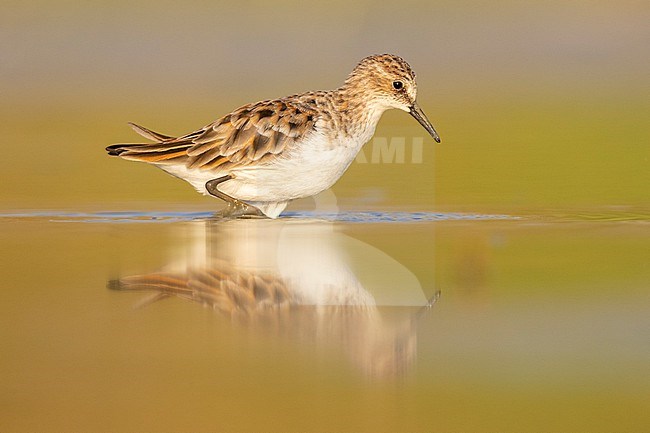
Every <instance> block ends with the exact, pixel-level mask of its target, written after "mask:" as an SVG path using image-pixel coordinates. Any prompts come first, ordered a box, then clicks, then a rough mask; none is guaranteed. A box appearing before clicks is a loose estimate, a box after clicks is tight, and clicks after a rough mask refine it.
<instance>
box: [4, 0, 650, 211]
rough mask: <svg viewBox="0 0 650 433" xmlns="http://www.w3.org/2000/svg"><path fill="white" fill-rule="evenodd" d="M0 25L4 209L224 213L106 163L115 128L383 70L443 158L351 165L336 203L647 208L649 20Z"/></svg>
mask: <svg viewBox="0 0 650 433" xmlns="http://www.w3.org/2000/svg"><path fill="white" fill-rule="evenodd" d="M0 12H1V13H0V67H1V70H2V72H1V80H0V93H1V95H2V102H1V103H0V114H1V118H2V122H0V133H1V135H0V136H1V137H2V144H1V145H2V147H3V152H2V155H3V156H2V158H0V173H2V174H1V176H2V187H1V189H0V200H1V203H2V207H3V208H5V209H19V208H79V207H92V208H102V209H104V208H105V209H118V208H134V207H158V208H160V207H164V206H165V205H164V203H177V204H178V203H181V204H187V205H189V204H192V205H197V206H201V207H216V206H217V204H216V203H215V201H213V200H211V199H210V198H206V197H201V196H199V195H198V194H196V193H195V192H194V191H193V190H192V188H191V187H190V186H189V185H187V184H185V183H184V182H180V181H178V180H177V179H174V178H172V177H171V176H168V175H166V174H164V173H162V172H158V171H157V170H156V169H155V168H153V167H147V166H145V165H143V164H137V163H132V162H126V161H120V160H117V159H112V158H109V157H108V156H106V155H105V152H104V147H105V146H106V145H108V144H111V143H115V142H129V141H135V140H138V136H136V135H135V134H134V133H133V132H132V131H131V130H130V129H129V128H128V126H127V125H126V122H127V121H134V122H137V123H141V124H143V125H145V126H148V127H151V128H152V129H154V130H159V131H161V132H164V133H169V134H181V133H186V132H189V131H191V130H194V129H196V128H199V127H201V126H203V125H205V124H207V123H208V122H210V121H212V120H214V119H216V118H218V117H220V116H221V115H223V114H225V113H227V112H228V111H230V110H231V109H233V108H236V107H238V106H240V105H242V104H245V103H248V102H252V101H256V100H261V99H266V98H274V97H281V96H285V95H287V94H292V93H297V92H301V91H305V90H313V89H329V88H334V87H337V86H338V85H340V84H341V82H342V81H343V80H344V78H345V76H346V75H347V74H348V73H349V72H350V70H351V69H352V68H353V67H354V65H355V64H356V62H357V61H359V60H360V59H361V58H363V57H364V56H367V55H369V54H374V53H383V52H391V53H396V54H399V55H401V56H403V57H404V58H405V59H407V60H408V61H409V62H410V63H411V64H412V66H413V67H414V69H415V70H416V72H417V74H418V83H419V100H420V105H421V106H422V107H423V108H424V109H425V111H426V112H427V114H428V115H429V117H430V118H431V120H432V121H433V123H434V125H435V126H436V128H437V129H438V131H439V132H440V134H441V136H442V139H443V142H442V144H439V145H438V144H435V143H434V142H433V141H432V140H431V139H429V138H427V137H425V139H424V154H423V163H422V164H410V163H408V160H409V158H408V156H407V163H404V164H356V163H355V164H353V166H352V167H351V169H350V170H349V172H348V173H347V174H346V175H345V176H344V177H343V178H342V179H341V180H340V181H339V183H337V185H336V186H335V187H334V192H335V193H336V195H337V197H338V199H339V201H340V202H341V203H344V204H345V203H349V204H350V206H353V207H356V208H368V207H373V206H374V207H385V206H387V205H392V206H398V207H405V206H407V207H411V206H413V207H416V208H421V209H425V208H426V209H430V208H435V209H441V210H447V209H455V210H475V211H480V210H485V209H490V210H493V209H497V210H503V211H513V212H516V211H517V210H520V211H530V212H535V211H536V210H537V209H541V208H544V209H548V208H554V209H560V208H561V209H566V208H581V209H584V208H590V209H591V208H599V209H603V208H604V207H612V206H616V207H617V208H616V209H618V207H619V206H623V207H632V208H638V207H647V206H648V205H650V192H649V188H648V185H649V184H650V170H649V168H650V146H649V143H650V122H648V119H650V98H649V95H650V88H649V84H650V83H649V81H648V77H650V55H648V46H650V26H648V22H650V4H649V3H648V2H646V1H621V2H616V3H614V2H566V1H556V2H514V1H513V2H510V1H505V2H466V1H460V2H458V1H454V2H452V1H439V2H430V1H427V2H424V1H407V2H400V3H387V4H378V3H376V2H366V1H359V2H339V1H333V2H327V3H311V2H310V3H304V2H291V1H282V2H279V3H278V2H272V3H269V2H256V1H246V2H244V1H241V2H227V3H221V2H207V1H205V2H124V1H113V2H100V1H90V2H84V3H79V2H71V1H49V2H44V1H34V2H29V3H26V2H16V1H5V2H3V4H2V6H0ZM377 136H381V137H388V138H390V137H396V136H402V137H406V138H407V145H408V144H409V143H410V140H411V139H412V138H413V137H423V136H424V131H423V130H422V129H421V127H420V126H419V125H418V124H417V123H416V122H415V121H414V120H413V119H412V118H410V117H409V116H408V115H407V114H405V113H402V112H389V113H387V114H386V115H385V116H384V118H383V119H382V121H381V122H380V126H379V128H378V130H377ZM366 152H368V150H367V149H366ZM407 155H408V154H407Z"/></svg>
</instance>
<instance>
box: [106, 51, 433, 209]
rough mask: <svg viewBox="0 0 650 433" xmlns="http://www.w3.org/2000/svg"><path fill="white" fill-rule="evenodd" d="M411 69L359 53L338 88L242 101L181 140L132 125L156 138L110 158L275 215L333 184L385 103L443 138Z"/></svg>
mask: <svg viewBox="0 0 650 433" xmlns="http://www.w3.org/2000/svg"><path fill="white" fill-rule="evenodd" d="M416 97H417V84H416V80H415V72H414V71H413V69H412V68H411V66H410V65H409V64H408V63H407V62H406V61H405V60H404V59H403V58H401V57H399V56H397V55H394V54H381V55H372V56H368V57H366V58H364V59H362V60H361V61H360V62H359V63H358V64H357V65H356V67H355V68H354V69H353V70H352V72H351V73H350V74H349V75H348V77H347V78H346V79H345V81H344V83H343V84H342V85H341V86H340V87H338V88H337V89H334V90H328V91H309V92H305V93H300V94H295V95H291V96H287V97H284V98H279V99H270V100H264V101H260V102H256V103H252V104H247V105H244V106H242V107H240V108H237V109H236V110H234V111H232V112H230V113H228V114H226V115H225V116H223V117H221V118H219V119H217V120H216V121H214V122H212V123H210V124H208V125H206V126H204V127H203V128H201V129H198V130H196V131H194V132H191V133H189V134H186V135H182V136H179V137H173V136H169V135H164V134H160V133H158V132H154V131H152V130H150V129H147V128H145V127H143V126H140V125H137V124H135V123H129V125H130V126H131V127H132V128H133V130H134V131H135V132H137V133H138V134H140V135H141V136H143V137H144V138H146V139H148V140H150V141H151V143H129V144H113V145H110V146H108V147H107V148H106V151H107V152H108V154H109V155H111V156H117V157H120V158H122V159H125V160H131V161H140V162H146V163H150V164H153V165H155V166H157V167H159V168H161V169H162V170H164V171H165V172H167V173H169V174H171V175H173V176H175V177H178V178H180V179H183V180H185V181H187V182H189V183H190V184H191V185H192V186H193V187H194V188H195V189H196V190H197V191H198V192H199V193H201V194H204V195H209V196H213V197H216V198H220V199H222V200H224V201H225V202H226V203H227V207H226V210H225V211H224V214H225V215H228V216H235V217H236V216H242V215H256V216H260V217H267V218H272V219H274V218H277V217H278V216H280V214H281V213H282V211H283V210H284V209H285V208H286V207H287V205H288V204H289V203H290V202H291V201H293V200H296V199H299V198H304V197H310V196H313V195H316V194H318V193H320V192H322V191H324V190H326V189H328V188H330V187H331V186H332V185H334V183H336V181H337V180H338V179H339V178H340V177H341V176H343V174H344V173H345V171H346V170H347V168H348V167H349V166H350V164H351V163H352V161H354V159H355V157H356V156H357V154H358V153H359V151H360V150H361V148H362V147H363V145H364V144H365V143H366V142H368V141H369V140H370V139H371V138H372V136H373V135H374V132H375V128H376V126H377V123H378V122H379V120H380V118H381V116H382V114H383V113H384V112H385V111H386V110H389V109H398V110H402V111H405V112H408V113H410V114H411V116H413V117H414V118H415V119H416V120H417V121H418V122H419V123H420V124H421V125H422V126H423V127H424V129H425V130H426V131H427V132H428V133H429V134H430V135H431V137H432V138H433V139H434V140H435V141H436V142H438V143H440V136H439V135H438V133H437V132H436V130H435V128H434V127H433V125H432V124H431V122H430V121H429V119H428V118H427V116H426V115H425V114H424V112H423V111H422V109H421V108H420V106H419V105H418V103H417V101H416Z"/></svg>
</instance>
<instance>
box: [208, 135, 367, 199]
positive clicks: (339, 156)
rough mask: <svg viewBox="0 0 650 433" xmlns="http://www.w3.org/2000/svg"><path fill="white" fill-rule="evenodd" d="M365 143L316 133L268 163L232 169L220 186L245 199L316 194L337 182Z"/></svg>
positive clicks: (223, 189) (293, 197)
mask: <svg viewBox="0 0 650 433" xmlns="http://www.w3.org/2000/svg"><path fill="white" fill-rule="evenodd" d="M362 145H363V143H344V144H340V143H331V142H330V141H327V140H325V139H324V138H322V136H321V135H317V134H315V135H314V136H313V138H311V139H310V140H307V141H305V142H303V143H300V144H297V145H296V147H295V148H294V149H292V150H291V151H290V154H287V155H284V154H283V155H280V156H279V157H278V158H277V159H275V160H274V161H273V162H272V163H270V164H268V165H265V166H254V165H249V166H246V167H243V168H238V169H235V170H233V171H232V174H234V175H235V179H232V180H229V181H227V182H225V183H224V184H223V186H222V187H220V188H219V189H220V190H221V191H223V192H225V193H226V194H228V195H231V196H233V197H236V198H238V199H240V200H243V201H289V200H294V199H297V198H301V197H309V196H312V195H316V194H318V193H319V192H321V191H324V190H326V189H327V188H329V187H331V186H332V185H334V183H335V182H336V181H337V180H338V179H339V178H340V177H341V176H342V175H343V173H344V172H345V170H347V168H348V167H349V166H350V164H351V163H352V161H353V160H354V158H355V157H356V155H357V153H358V152H359V149H360V148H361V146H362Z"/></svg>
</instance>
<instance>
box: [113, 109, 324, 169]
mask: <svg viewBox="0 0 650 433" xmlns="http://www.w3.org/2000/svg"><path fill="white" fill-rule="evenodd" d="M316 113H317V112H316V110H315V107H313V106H311V105H310V104H307V103H303V102H302V101H300V100H299V102H290V101H288V100H287V98H285V99H277V100H272V101H262V102H258V103H256V104H250V105H245V106H243V107H241V108H239V109H237V110H235V111H233V112H232V113H230V114H228V115H226V116H224V117H222V118H221V119H219V120H217V121H215V122H213V123H211V124H209V125H207V126H206V127H204V128H202V129H200V130H198V131H194V132H192V133H190V134H187V135H184V136H181V137H178V138H171V137H168V136H166V135H162V134H159V133H156V132H153V131H151V130H149V129H147V128H144V127H141V126H137V125H135V126H133V128H134V129H135V130H136V132H138V133H140V134H141V135H143V136H145V137H147V138H150V139H154V140H155V142H154V143H151V144H126V145H119V144H118V145H113V146H109V147H108V148H107V150H108V152H109V154H111V155H119V156H120V157H122V158H124V159H130V160H136V161H145V162H150V163H154V164H172V163H173V164H178V163H184V164H186V165H187V167H188V168H198V169H201V170H213V169H215V168H221V169H226V168H231V167H234V166H245V165H248V164H251V163H253V162H262V161H264V162H266V161H270V160H272V159H273V158H275V157H276V156H277V155H278V154H279V153H280V152H282V151H283V150H285V149H288V148H290V147H291V146H293V145H294V144H295V143H296V142H298V141H300V140H301V139H303V138H305V137H306V136H307V135H308V134H309V133H310V132H312V131H313V130H314V124H315V123H316Z"/></svg>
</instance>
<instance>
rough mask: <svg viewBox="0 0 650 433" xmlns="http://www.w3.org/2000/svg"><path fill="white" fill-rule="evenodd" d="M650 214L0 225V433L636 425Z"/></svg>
mask: <svg viewBox="0 0 650 433" xmlns="http://www.w3.org/2000/svg"><path fill="white" fill-rule="evenodd" d="M649 224H650V218H648V216H647V215H646V214H645V213H644V212H636V211H629V212H620V213H617V212H612V211H606V212H592V213H588V214H581V213H574V214H572V215H568V214H563V215H559V214H549V215H545V216H539V215H534V216H533V215H524V216H508V215H496V214H495V215H488V214H458V213H449V214H446V213H422V212H421V213H409V212H365V213H358V212H341V213H338V214H326V213H316V212H304V211H300V212H298V211H295V212H293V213H289V214H288V215H287V217H286V218H281V219H280V220H276V221H269V220H217V219H214V218H211V214H210V213H208V212H192V213H186V212H144V213H143V212H102V213H92V212H40V213H38V212H37V213H33V212H24V213H18V212H14V213H5V214H3V215H1V216H0V230H1V232H2V233H3V242H2V243H1V244H0V259H1V260H2V263H3V267H2V268H3V271H2V281H3V290H2V291H1V292H0V321H2V328H1V329H2V331H0V333H1V334H2V335H1V339H2V341H3V356H2V361H1V364H0V375H1V376H2V387H3V390H4V391H3V393H2V405H3V407H4V408H5V410H4V411H3V413H4V414H5V415H4V416H3V419H2V421H0V429H1V430H2V431H261V430H260V426H265V427H264V428H263V430H264V431H283V432H287V431H355V432H359V431H388V432H393V431H437V430H440V431H473V432H480V431H485V432H494V431H499V432H506V431H513V432H515V431H516V432H522V431H536V432H537V431H607V432H611V431H644V429H645V427H647V426H648V425H650V415H648V414H650V410H649V409H650V407H649V404H648V399H647V396H648V394H649V392H650V375H648V368H647V366H648V365H650V345H649V344H648V335H649V334H648V331H649V330H650V315H648V311H649V307H650V305H649V304H650V301H649V299H648V284H649V283H650V266H649V263H650V250H649V249H648V245H650V230H649V228H650V225H649Z"/></svg>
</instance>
